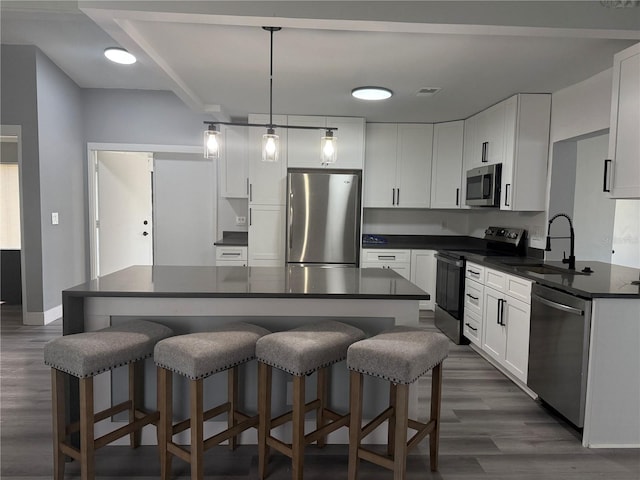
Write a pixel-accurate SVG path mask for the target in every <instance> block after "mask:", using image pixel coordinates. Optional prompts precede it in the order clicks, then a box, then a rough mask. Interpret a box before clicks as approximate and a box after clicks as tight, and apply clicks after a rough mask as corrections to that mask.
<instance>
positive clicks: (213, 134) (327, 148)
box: [204, 27, 338, 165]
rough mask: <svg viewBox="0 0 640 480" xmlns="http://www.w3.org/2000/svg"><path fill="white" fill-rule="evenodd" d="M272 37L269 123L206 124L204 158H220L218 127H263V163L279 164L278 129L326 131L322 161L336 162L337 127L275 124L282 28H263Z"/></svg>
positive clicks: (322, 145)
mask: <svg viewBox="0 0 640 480" xmlns="http://www.w3.org/2000/svg"><path fill="white" fill-rule="evenodd" d="M262 29H263V30H266V31H267V32H269V33H270V35H271V46H270V51H269V123H264V124H263V123H239V122H217V121H213V122H204V123H205V124H206V125H208V128H207V130H205V132H204V156H205V158H219V152H220V142H219V135H218V134H219V133H220V132H219V131H218V128H217V125H235V126H240V127H263V128H266V129H267V133H265V134H264V135H263V136H262V161H263V162H277V161H278V159H279V151H280V138H279V137H278V135H277V134H276V128H296V129H305V130H324V131H325V136H324V137H322V138H321V141H320V160H321V163H322V164H323V165H328V164H331V163H334V162H335V161H336V152H337V145H336V144H337V140H338V139H337V138H336V137H335V136H334V135H333V131H334V130H338V128H337V127H309V126H297V125H275V124H274V123H273V32H279V31H280V30H282V28H281V27H262Z"/></svg>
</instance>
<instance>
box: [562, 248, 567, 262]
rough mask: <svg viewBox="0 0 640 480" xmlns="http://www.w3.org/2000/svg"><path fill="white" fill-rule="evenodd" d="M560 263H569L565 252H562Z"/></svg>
mask: <svg viewBox="0 0 640 480" xmlns="http://www.w3.org/2000/svg"><path fill="white" fill-rule="evenodd" d="M562 263H569V259H568V258H567V252H566V250H565V251H563V252H562Z"/></svg>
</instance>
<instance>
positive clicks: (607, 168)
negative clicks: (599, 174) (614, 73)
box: [602, 158, 611, 192]
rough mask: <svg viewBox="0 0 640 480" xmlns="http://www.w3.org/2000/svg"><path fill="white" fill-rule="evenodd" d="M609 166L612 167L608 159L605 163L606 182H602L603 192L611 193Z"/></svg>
mask: <svg viewBox="0 0 640 480" xmlns="http://www.w3.org/2000/svg"><path fill="white" fill-rule="evenodd" d="M609 165H611V159H610V158H607V159H605V161H604V181H603V182H602V191H603V192H611V188H607V187H609V182H608V180H609V178H608V177H609Z"/></svg>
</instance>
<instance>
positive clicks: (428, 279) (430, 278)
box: [411, 250, 436, 310]
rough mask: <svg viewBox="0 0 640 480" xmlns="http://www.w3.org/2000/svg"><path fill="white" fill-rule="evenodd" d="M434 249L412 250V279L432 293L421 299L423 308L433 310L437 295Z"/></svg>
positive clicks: (421, 307)
mask: <svg viewBox="0 0 640 480" xmlns="http://www.w3.org/2000/svg"><path fill="white" fill-rule="evenodd" d="M435 253H436V252H435V251H434V250H412V251H411V281H412V282H413V283H415V284H416V285H417V286H418V287H420V288H421V289H422V290H424V291H425V292H427V293H428V294H429V295H430V297H431V298H430V299H429V300H420V309H421V310H433V309H434V308H435V296H436V259H435V256H434V255H435Z"/></svg>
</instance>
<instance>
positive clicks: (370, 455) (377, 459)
mask: <svg viewBox="0 0 640 480" xmlns="http://www.w3.org/2000/svg"><path fill="white" fill-rule="evenodd" d="M358 457H360V458H362V459H363V460H367V461H368V462H371V463H375V464H376V465H380V466H381V467H384V468H387V469H389V470H393V469H394V468H393V458H391V457H388V456H386V455H380V454H379V453H376V452H372V451H371V450H368V449H366V448H363V447H360V448H358Z"/></svg>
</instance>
